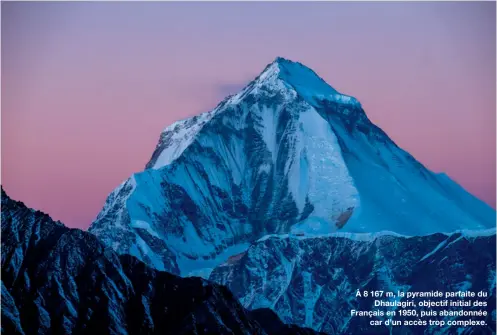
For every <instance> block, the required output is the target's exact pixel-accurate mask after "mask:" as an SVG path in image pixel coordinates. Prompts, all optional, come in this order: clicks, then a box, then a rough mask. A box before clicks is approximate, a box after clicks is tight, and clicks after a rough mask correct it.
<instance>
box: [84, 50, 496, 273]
mask: <svg viewBox="0 0 497 335" xmlns="http://www.w3.org/2000/svg"><path fill="white" fill-rule="evenodd" d="M493 226H495V211H494V210H493V209H491V208H490V207H489V206H487V205H486V204H484V203H483V202H481V201H479V200H478V199H476V198H474V197H473V196H472V195H470V194H469V193H467V192H466V191H465V190H464V189H462V188H461V187H460V186H458V185H457V184H456V183H455V182H453V181H452V180H450V179H449V178H448V177H446V176H445V175H438V174H435V173H432V172H431V171H429V170H428V169H426V168H425V167H424V166H423V165H422V164H421V163H419V162H418V161H416V160H415V159H414V158H413V157H412V156H411V155H410V154H408V153H407V152H405V151H404V150H402V149H400V148H399V147H398V146H397V145H396V144H395V143H394V142H393V141H392V140H391V139H390V138H389V137H388V136H387V135H386V134H385V133H384V132H383V131H382V130H381V129H379V128H378V127H376V126H375V125H374V124H372V123H371V122H370V120H369V119H368V118H367V116H366V114H365V113H364V111H363V109H362V107H361V104H360V103H359V102H358V101H357V100H356V99H355V98H353V97H350V96H346V95H343V94H341V93H339V92H338V91H336V90H335V89H333V88H332V87H330V86H329V85H328V84H327V83H326V82H324V81H323V80H322V79H321V78H320V77H319V76H318V75H317V74H316V73H314V72H313V71H312V70H311V69H309V68H307V67H305V66H304V65H302V64H300V63H295V62H292V61H289V60H285V59H282V58H277V59H276V60H275V61H274V62H273V63H271V64H269V65H268V66H267V67H266V69H265V70H264V71H263V72H262V73H261V74H260V75H259V76H258V77H257V78H256V79H255V80H254V81H252V82H251V83H250V84H249V85H247V87H245V88H244V89H243V90H242V91H241V92H239V93H238V94H235V95H233V96H229V97H227V98H226V99H225V100H223V101H222V102H221V103H220V104H219V105H218V106H217V107H216V108H215V109H214V110H212V111H210V112H207V113H204V114H201V115H199V116H195V117H193V118H189V119H186V120H182V121H178V122H176V123H174V124H172V125H170V126H169V127H167V128H166V129H165V130H164V131H163V132H162V134H161V136H160V140H159V143H158V145H157V147H156V149H155V151H154V153H153V155H152V158H151V160H150V162H148V164H147V165H146V169H145V170H144V171H143V172H140V173H136V174H134V175H132V176H131V177H130V178H129V179H128V180H126V181H124V182H123V183H122V184H121V185H120V186H119V187H117V188H116V189H115V190H114V191H113V192H112V193H111V194H110V195H109V197H108V198H107V200H106V203H105V205H104V207H103V209H102V211H101V212H100V213H99V214H98V216H97V218H96V219H95V221H94V222H93V223H92V225H91V227H90V232H92V233H93V234H95V235H97V236H98V237H99V238H100V239H101V240H102V241H104V242H105V243H106V244H108V245H110V246H112V248H113V249H114V250H116V251H117V252H118V253H119V254H131V255H133V256H136V257H137V258H139V259H140V260H142V261H144V262H146V263H147V264H149V265H151V266H153V267H155V268H157V269H160V270H167V271H170V272H172V273H177V274H181V275H183V276H187V275H192V274H197V275H199V274H200V275H204V276H207V275H208V274H209V272H210V270H211V269H212V268H213V267H214V266H215V265H217V264H219V263H221V262H223V261H225V260H226V259H227V258H228V257H229V256H231V255H233V254H236V253H239V252H241V251H243V250H246V248H247V247H248V245H249V244H250V243H252V242H254V241H256V240H257V239H259V238H261V237H262V236H264V235H267V234H283V233H288V232H293V233H296V234H302V233H305V234H306V235H321V234H327V233H330V232H333V231H337V230H340V231H344V232H353V233H361V232H379V231H385V230H386V231H392V232H396V233H400V234H407V235H423V234H430V233H434V232H439V231H444V232H450V231H454V230H457V229H482V228H488V227H493Z"/></svg>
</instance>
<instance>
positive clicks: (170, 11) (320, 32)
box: [1, 2, 496, 229]
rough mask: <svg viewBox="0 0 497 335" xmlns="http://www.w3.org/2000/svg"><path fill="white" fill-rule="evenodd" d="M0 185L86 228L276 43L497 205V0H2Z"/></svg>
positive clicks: (425, 158)
mask: <svg viewBox="0 0 497 335" xmlns="http://www.w3.org/2000/svg"><path fill="white" fill-rule="evenodd" d="M1 9H2V12H1V15H2V16H1V24H2V55H1V56H2V180H1V182H2V185H3V186H4V187H5V190H6V191H7V193H8V194H9V195H10V196H11V197H12V198H14V199H16V200H22V201H24V202H25V203H26V204H27V205H28V206H30V207H33V208H36V209H40V210H43V211H45V212H47V213H48V214H50V215H51V216H52V217H53V218H54V219H56V220H61V221H63V222H64V223H65V224H67V225H68V226H71V227H80V228H84V229H86V228H87V227H88V226H89V224H90V223H91V221H92V220H93V219H94V218H95V216H96V215H97V214H98V212H99V211H100V209H101V208H102V206H103V204H104V201H105V198H106V197H107V195H108V194H109V193H110V192H111V191H112V190H113V189H114V188H115V187H116V186H117V185H119V184H120V183H121V182H122V181H123V180H124V179H126V178H128V177H129V176H130V175H131V174H132V173H133V172H138V171H140V170H143V168H144V166H145V164H146V163H147V161H148V160H149V159H150V156H151V154H152V152H153V150H154V148H155V145H156V143H157V140H158V138H159V135H160V132H161V130H162V129H163V128H164V127H166V126H167V125H169V124H170V123H172V122H173V121H175V120H177V119H182V118H185V117H188V116H192V115H195V114H198V113H200V112H203V111H208V110H210V109H212V108H213V107H215V105H216V104H217V103H218V102H219V101H220V100H221V99H222V98H224V97H225V96H226V95H228V94H231V93H235V92H237V91H238V90H240V89H241V88H242V87H243V86H244V85H245V84H247V83H248V82H249V81H250V80H252V79H253V78H254V77H255V76H256V75H257V74H258V73H260V72H261V71H262V70H263V69H264V67H265V66H266V65H267V64H268V63H270V62H271V61H272V60H273V59H274V58H275V57H276V56H282V57H285V58H288V59H291V60H295V61H300V62H302V63H304V64H305V65H307V66H309V67H310V68H312V69H314V70H315V71H316V72H317V73H318V74H319V75H320V76H321V77H323V79H325V80H326V81H327V82H328V83H329V84H330V85H331V86H333V87H334V88H335V89H337V90H338V91H340V92H342V93H345V94H349V95H353V96H355V97H356V98H357V99H358V100H359V101H361V103H362V105H363V107H364V109H365V111H366V113H367V115H368V116H369V118H370V119H371V120H372V121H373V122H375V123H376V124H377V125H378V126H379V127H381V128H382V129H383V130H384V131H385V132H386V133H387V134H388V135H389V136H390V137H391V138H392V139H393V140H394V141H395V142H396V143H397V144H398V145H399V146H401V147H402V148H404V149H405V150H407V151H409V152H410V153H411V154H413V155H414V157H416V158H417V159H418V160H420V161H421V162H422V163H423V164H425V165H426V166H427V167H428V168H430V169H431V170H433V171H435V172H441V171H444V172H446V173H447V174H448V175H449V176H451V177H452V178H453V179H455V180H456V181H457V182H459V183H460V184H461V185H463V186H464V187H465V188H466V189H467V190H468V191H470V192H472V193H473V194H475V195H476V196H478V197H479V198H481V199H483V200H484V201H486V202H487V203H488V204H490V205H491V206H492V207H494V208H495V168H496V166H495V153H496V147H495V125H496V119H495V113H496V106H495V91H496V86H495V79H496V78H495V73H496V68H495V57H496V54H495V50H496V45H495V37H496V36H495V28H496V27H495V24H496V23H495V2H474V3H470V2H403V3H394V2H384V3H364V2H363V3H358V2H353V3H338V2H328V3H325V2H314V3H304V2H299V3H297V2H273V3H260V2H257V3H247V2H232V3H227V2H216V3H199V2H196V3H193V2H186V3H179V2H148V3H139V2H52V3H48V2H40V3H36V2H3V3H2V4H1Z"/></svg>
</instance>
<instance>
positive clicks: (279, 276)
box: [209, 228, 496, 334]
mask: <svg viewBox="0 0 497 335" xmlns="http://www.w3.org/2000/svg"><path fill="white" fill-rule="evenodd" d="M340 235H344V236H327V237H310V238H309V237H303V236H286V237H285V236H271V237H266V238H264V239H261V240H260V241H258V242H256V243H254V244H252V245H251V246H250V248H249V249H248V250H247V251H246V252H245V253H243V254H240V255H238V256H236V257H235V256H233V257H232V258H231V259H230V260H229V261H228V262H225V263H223V264H221V265H219V266H218V267H216V268H215V269H214V270H213V272H212V273H211V275H210V278H209V280H211V281H214V282H217V283H220V284H223V285H226V286H228V288H229V289H230V290H231V291H232V292H233V293H234V295H235V296H236V297H238V298H239V300H240V302H241V303H242V304H243V305H244V307H246V308H248V309H252V308H254V309H255V308H269V309H272V310H274V311H275V312H276V313H277V314H278V315H279V317H280V318H281V319H282V320H283V321H284V322H288V323H293V324H298V325H301V326H305V327H310V328H313V329H315V330H319V331H322V332H325V333H328V334H461V333H464V334H495V322H496V320H495V299H496V296H495V294H496V291H495V283H496V281H495V280H496V279H495V264H496V263H495V247H496V236H495V228H494V229H492V230H488V231H478V232H468V231H466V232H457V233H453V234H449V235H445V234H433V235H427V236H419V237H403V236H398V235H388V234H358V235H353V234H340ZM368 235H369V236H368ZM357 290H360V291H361V292H363V291H372V290H379V291H384V292H387V291H388V292H395V293H397V291H404V292H408V291H410V292H425V291H431V290H435V291H436V290H439V291H442V292H448V291H459V290H461V291H465V290H470V291H473V292H478V291H480V290H483V291H485V292H487V293H488V297H487V298H485V299H483V300H484V301H486V302H487V303H488V306H487V307H483V308H482V307H473V308H474V309H476V310H478V309H481V310H485V311H487V313H488V317H486V318H481V319H485V321H486V323H487V324H488V327H467V328H462V327H461V328H459V329H457V327H445V328H443V329H441V328H439V327H433V328H430V327H412V328H411V329H408V328H409V327H397V328H392V333H391V332H390V329H388V328H386V327H383V328H381V327H371V326H370V325H369V318H364V317H362V318H361V317H356V318H351V316H350V310H352V309H355V310H369V311H372V310H376V309H377V307H375V306H374V305H373V304H374V299H365V298H357V297H356V292H357ZM397 299H400V300H401V301H402V299H401V298H397ZM391 300H392V299H391ZM393 300H395V298H393ZM452 308H453V309H455V310H459V309H460V308H454V307H452ZM380 309H381V310H384V309H383V308H380ZM392 309H395V308H392ZM442 309H446V307H444V308H442ZM449 309H450V307H449ZM435 310H436V308H435ZM399 318H400V316H399V314H398V313H397V319H399ZM378 319H380V320H384V319H382V318H378ZM432 319H435V318H432ZM440 319H445V321H447V320H448V319H447V318H444V317H440ZM449 319H450V318H449ZM461 319H468V318H461ZM463 330H464V332H462V331H463Z"/></svg>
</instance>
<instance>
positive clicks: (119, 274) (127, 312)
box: [1, 189, 316, 335]
mask: <svg viewBox="0 0 497 335" xmlns="http://www.w3.org/2000/svg"><path fill="white" fill-rule="evenodd" d="M1 283H2V291H1V292H2V323H1V333H2V334H5V335H10V334H16V335H17V334H18V335H21V334H24V335H29V334H41V335H49V334H50V335H51V334H61V335H65V334H81V335H82V334H92V335H94V334H115V335H126V334H171V335H176V334H212V335H214V334H247V335H253V334H282V335H283V334H295V335H297V334H301V335H311V334H316V333H315V332H314V331H312V330H311V329H303V328H299V327H297V326H292V325H286V324H283V323H282V322H281V321H280V319H279V318H278V317H277V316H276V314H274V312H272V311H271V310H267V309H265V310H262V309H261V310H255V311H252V312H249V311H247V310H245V309H244V308H243V307H242V306H241V305H240V303H239V302H238V301H237V299H235V298H234V297H233V295H232V294H231V292H230V291H229V290H228V289H227V288H226V287H223V286H220V285H216V284H212V283H209V282H207V281H205V280H203V279H200V278H180V277H177V276H175V275H172V274H169V273H166V272H160V271H158V270H155V269H153V268H150V267H149V266H147V265H145V264H144V263H142V262H140V261H138V260H137V259H136V258H135V257H133V256H129V255H123V256H118V255H117V254H116V253H115V252H114V251H112V250H111V249H110V248H108V247H105V246H104V244H103V243H101V242H100V241H99V240H98V239H97V238H96V237H95V236H94V235H92V234H90V233H87V232H84V231H81V230H79V229H69V228H67V227H65V226H64V225H63V224H62V223H60V222H54V221H52V219H51V218H50V217H49V216H48V215H46V214H44V213H41V212H39V211H35V210H32V209H30V208H27V207H26V206H25V205H24V204H23V203H22V202H18V201H14V200H12V199H10V198H9V197H8V196H7V194H5V192H4V191H3V189H2V280H1ZM262 325H264V326H262Z"/></svg>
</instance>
